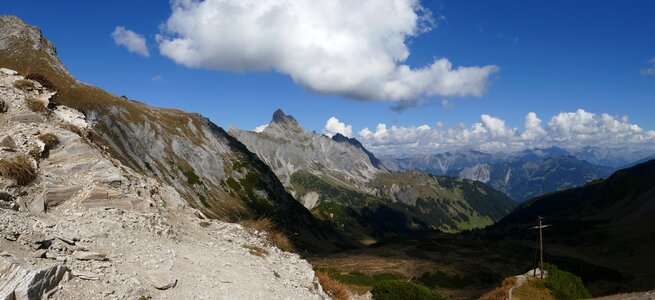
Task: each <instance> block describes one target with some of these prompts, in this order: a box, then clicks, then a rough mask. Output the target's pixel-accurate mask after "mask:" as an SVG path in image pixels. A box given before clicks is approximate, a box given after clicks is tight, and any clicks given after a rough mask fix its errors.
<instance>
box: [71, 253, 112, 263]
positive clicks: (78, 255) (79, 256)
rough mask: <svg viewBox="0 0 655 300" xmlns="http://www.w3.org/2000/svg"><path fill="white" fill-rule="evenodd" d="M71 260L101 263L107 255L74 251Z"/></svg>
mask: <svg viewBox="0 0 655 300" xmlns="http://www.w3.org/2000/svg"><path fill="white" fill-rule="evenodd" d="M73 258H75V259H77V260H97V261H103V260H106V259H107V255H106V254H104V253H99V252H90V251H75V252H73Z"/></svg>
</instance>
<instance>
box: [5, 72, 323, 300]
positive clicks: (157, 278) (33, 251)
mask: <svg viewBox="0 0 655 300" xmlns="http://www.w3.org/2000/svg"><path fill="white" fill-rule="evenodd" d="M17 80H23V77H21V76H20V75H17V73H15V72H11V71H10V70H7V69H0V100H1V101H3V103H5V106H6V108H7V110H6V111H5V112H4V113H0V129H1V130H2V132H3V134H5V135H6V136H8V137H11V139H12V140H13V141H14V144H13V145H9V146H12V147H3V148H0V162H2V163H0V165H2V164H6V162H7V161H8V159H10V158H13V157H16V156H18V155H22V157H25V163H26V165H27V166H29V168H33V169H34V173H33V176H32V177H30V178H29V180H23V181H21V179H20V178H19V177H16V176H14V175H11V174H13V173H11V172H9V171H6V170H7V169H2V168H0V169H2V170H3V171H2V175H1V176H0V189H2V190H3V191H2V195H1V197H0V202H1V203H2V204H3V205H2V206H1V207H0V249H1V250H2V251H3V252H2V253H0V299H41V298H42V297H48V298H49V299H62V300H63V299H95V298H98V297H102V295H104V296H107V297H111V298H117V299H122V298H125V299H138V298H140V297H142V296H145V297H152V298H154V299H161V298H170V299H187V298H198V297H203V296H206V295H212V296H216V297H218V298H230V299H233V298H236V299H262V298H266V299H327V296H326V295H325V293H323V291H322V288H321V286H320V285H319V284H318V281H317V279H316V278H315V276H314V271H313V270H312V267H311V265H310V264H309V263H307V262H306V261H305V260H303V259H301V258H300V257H299V256H298V255H296V254H292V253H287V252H283V251H281V250H279V249H277V248H275V247H274V246H273V245H271V244H270V243H269V242H268V241H267V239H266V234H265V233H259V232H255V231H253V230H250V229H246V228H244V227H242V226H241V225H238V224H230V223H224V222H221V221H218V220H209V219H206V218H205V219H203V220H200V219H199V218H198V216H204V215H205V214H204V213H202V212H200V210H198V209H196V208H192V207H191V206H190V205H188V203H189V202H187V201H185V200H184V198H183V195H184V193H178V188H179V189H181V190H182V191H183V192H184V191H185V190H184V189H182V188H181V187H178V188H175V187H174V186H171V185H169V184H167V183H166V182H164V181H162V180H159V179H158V177H156V176H146V175H145V174H143V173H141V172H138V171H136V170H134V169H132V168H131V167H129V166H126V165H124V164H123V163H122V161H121V160H120V159H117V158H115V157H114V155H115V153H113V152H112V151H111V150H110V149H109V148H103V147H102V144H98V143H97V141H98V140H97V132H95V131H94V129H93V128H92V127H91V124H92V122H89V120H88V119H87V118H86V117H85V116H84V115H83V114H81V113H79V112H78V111H77V110H76V109H73V108H70V107H66V106H63V105H61V104H60V105H59V106H57V107H53V105H49V107H51V108H52V109H49V108H46V106H45V104H52V103H50V101H52V97H53V95H54V91H52V90H48V89H46V88H43V87H40V86H37V88H35V89H32V90H29V91H23V90H20V89H18V88H16V87H14V84H13V83H14V82H16V81H17ZM35 85H36V83H35ZM28 99H39V100H38V101H41V102H42V103H44V106H43V108H42V111H41V110H39V111H38V112H32V111H31V110H30V108H29V106H28V105H27V103H28ZM28 112H31V113H34V114H37V115H39V116H41V117H42V118H41V121H39V122H32V121H30V122H26V121H25V120H24V119H20V118H19V119H17V118H15V116H18V115H26V114H27V113H28ZM44 134H51V135H52V136H55V137H56V139H57V141H58V144H49V145H46V143H45V142H44V141H43V140H46V139H45V138H43V136H44ZM5 140H6V138H5ZM228 140H229V139H228ZM232 143H234V141H232ZM236 145H238V144H236ZM241 147H243V146H241ZM207 151H209V150H207ZM241 151H242V152H243V153H247V152H245V151H243V150H241ZM244 155H245V154H244ZM250 155H252V154H250ZM253 156H254V155H253ZM255 158H256V157H255ZM37 162H38V163H37ZM260 164H261V166H259V168H261V170H267V169H266V168H263V167H262V166H265V165H263V164H262V163H261V162H260ZM22 168H23V169H29V168H28V167H26V166H23V167H22ZM243 168H247V167H243ZM253 168H254V167H253ZM241 172H242V174H247V171H246V170H242V171H241ZM268 172H270V171H268ZM245 176H247V175H245ZM17 178H18V179H17ZM271 184H277V185H278V186H279V188H280V189H281V190H282V191H283V188H282V185H281V184H280V183H279V182H277V183H275V182H272V183H271ZM242 189H247V188H242ZM257 189H262V190H266V187H265V186H257ZM251 191H252V192H253V193H256V190H251ZM242 192H243V191H242ZM243 193H245V192H243ZM285 195H286V194H285ZM257 197H266V195H259V194H257ZM285 197H288V198H289V199H290V200H289V201H290V202H291V201H293V202H291V203H293V205H294V206H292V207H299V208H300V209H302V210H304V208H302V207H301V206H300V204H298V203H297V202H296V201H295V200H294V199H293V198H291V197H290V196H288V195H287V196H285ZM192 203H193V202H192ZM305 212H306V211H305ZM298 214H302V211H300V212H299V213H298ZM306 214H307V216H309V219H308V220H309V222H312V221H314V219H313V218H311V215H309V213H307V212H306ZM301 217H302V216H301ZM294 218H298V216H294ZM290 220H293V219H290ZM314 222H315V221H314ZM295 224H296V225H298V224H299V223H295ZM310 225H311V223H310ZM310 228H311V227H310ZM253 247H256V248H258V249H262V252H263V253H266V255H264V256H256V255H252V254H251V253H250V251H249V249H250V248H253ZM153 270H154V271H153ZM61 281H66V284H60V282H61ZM46 295H47V296H46Z"/></svg>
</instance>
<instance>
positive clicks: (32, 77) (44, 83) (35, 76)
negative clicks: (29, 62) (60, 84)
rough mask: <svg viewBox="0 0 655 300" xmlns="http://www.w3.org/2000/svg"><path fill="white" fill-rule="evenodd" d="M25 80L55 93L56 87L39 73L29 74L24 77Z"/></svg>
mask: <svg viewBox="0 0 655 300" xmlns="http://www.w3.org/2000/svg"><path fill="white" fill-rule="evenodd" d="M25 79H29V80H34V81H36V82H38V83H40V84H41V86H43V87H44V88H47V89H49V90H51V91H55V92H56V91H57V87H56V86H55V85H54V83H52V82H51V81H50V80H48V78H46V77H45V76H44V75H42V74H39V73H30V74H27V76H25Z"/></svg>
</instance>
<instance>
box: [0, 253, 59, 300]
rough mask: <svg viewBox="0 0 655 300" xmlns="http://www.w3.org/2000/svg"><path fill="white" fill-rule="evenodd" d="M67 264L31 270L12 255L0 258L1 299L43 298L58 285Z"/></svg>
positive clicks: (24, 299) (25, 299)
mask: <svg viewBox="0 0 655 300" xmlns="http://www.w3.org/2000/svg"><path fill="white" fill-rule="evenodd" d="M67 271H69V269H68V267H66V266H60V265H58V266H53V267H50V268H44V269H40V270H30V269H29V268H28V267H27V266H25V265H23V264H21V263H20V262H18V261H17V260H15V259H14V258H12V257H5V258H3V259H1V260H0V299H15V300H28V299H41V297H42V296H43V295H45V294H46V293H48V292H49V291H51V290H52V289H54V288H55V287H57V285H58V284H59V282H60V281H61V280H62V279H63V277H64V274H65V273H66V272H67Z"/></svg>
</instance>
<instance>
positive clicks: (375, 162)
mask: <svg viewBox="0 0 655 300" xmlns="http://www.w3.org/2000/svg"><path fill="white" fill-rule="evenodd" d="M332 140H333V141H335V142H337V143H347V144H350V145H352V146H355V147H356V148H358V149H360V150H362V151H363V152H364V153H366V155H367V156H368V158H369V160H370V161H371V164H373V166H374V167H376V168H378V169H380V170H384V169H385V167H384V165H383V164H382V162H380V160H379V159H378V158H377V157H375V155H374V154H373V153H371V152H370V151H368V149H366V147H364V145H362V143H361V142H360V141H358V140H357V139H355V138H349V137H347V136H345V135H343V134H341V133H337V134H335V135H333V136H332Z"/></svg>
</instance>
